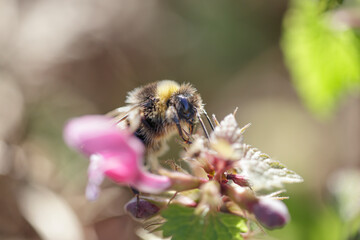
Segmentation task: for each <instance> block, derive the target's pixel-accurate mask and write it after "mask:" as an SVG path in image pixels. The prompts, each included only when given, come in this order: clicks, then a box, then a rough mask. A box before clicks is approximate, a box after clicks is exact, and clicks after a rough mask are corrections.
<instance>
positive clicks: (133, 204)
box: [124, 197, 160, 219]
mask: <svg viewBox="0 0 360 240" xmlns="http://www.w3.org/2000/svg"><path fill="white" fill-rule="evenodd" d="M124 208H125V211H126V212H127V213H129V214H130V215H131V216H132V217H133V218H135V219H146V218H149V217H152V216H154V215H155V214H156V213H158V212H159V210H160V208H159V207H158V206H156V205H155V204H152V203H151V202H149V201H147V200H145V199H141V198H139V199H137V198H136V197H134V198H132V199H131V200H130V201H129V202H128V203H127V204H126V205H125V207H124Z"/></svg>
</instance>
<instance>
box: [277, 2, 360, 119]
mask: <svg viewBox="0 0 360 240" xmlns="http://www.w3.org/2000/svg"><path fill="white" fill-rule="evenodd" d="M333 20H334V19H331V15H330V13H322V11H321V4H319V3H318V2H316V1H312V0H294V1H293V4H292V7H291V9H290V10H289V12H288V14H287V16H286V18H285V22H284V23H285V24H284V33H283V39H282V47H283V51H284V55H285V60H286V63H287V65H288V67H289V70H290V73H291V75H292V77H293V80H294V84H295V87H296V88H297V91H298V93H299V94H300V96H301V97H302V99H303V100H304V102H305V104H306V105H307V106H308V107H309V109H310V110H311V111H312V112H314V113H315V114H317V115H320V116H321V115H322V116H326V115H329V114H331V113H332V112H333V110H334V109H335V107H336V106H337V104H338V102H339V100H340V99H341V98H342V97H343V95H345V94H349V93H350V92H352V91H354V92H355V91H357V92H358V90H359V85H360V84H359V83H360V68H359V66H360V54H359V49H360V42H359V39H358V37H357V36H356V34H355V32H354V31H353V30H351V29H344V28H340V27H338V26H337V25H336V24H335V23H334V21H333Z"/></svg>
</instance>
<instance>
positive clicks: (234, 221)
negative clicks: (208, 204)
mask: <svg viewBox="0 0 360 240" xmlns="http://www.w3.org/2000/svg"><path fill="white" fill-rule="evenodd" d="M161 215H162V216H163V217H164V218H165V219H166V222H165V223H164V225H162V226H161V227H160V229H161V230H163V235H164V237H170V236H172V240H217V239H229V240H231V239H232V240H240V239H243V238H242V236H241V235H240V233H242V232H246V231H247V226H246V222H245V219H244V218H242V217H239V216H235V215H231V214H225V213H209V214H207V215H206V216H202V215H196V214H195V213H194V209H192V208H187V207H182V206H179V205H170V207H169V208H167V209H166V210H164V211H163V212H162V214H161Z"/></svg>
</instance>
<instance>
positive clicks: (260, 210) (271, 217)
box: [252, 198, 290, 229]
mask: <svg viewBox="0 0 360 240" xmlns="http://www.w3.org/2000/svg"><path fill="white" fill-rule="evenodd" d="M252 212H253V213H254V215H255V217H256V219H257V220H258V221H259V222H260V223H261V224H262V225H263V226H265V227H267V228H269V229H274V228H280V227H283V226H284V225H285V224H286V223H287V222H288V221H289V219H290V215H289V211H288V209H287V207H286V205H285V204H284V203H283V202H282V201H280V200H275V199H270V198H262V199H260V200H259V201H258V202H257V203H254V205H253V206H252Z"/></svg>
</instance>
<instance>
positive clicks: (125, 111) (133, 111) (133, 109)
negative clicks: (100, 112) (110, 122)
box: [106, 105, 141, 132]
mask: <svg viewBox="0 0 360 240" xmlns="http://www.w3.org/2000/svg"><path fill="white" fill-rule="evenodd" d="M106 115H107V116H109V117H112V118H114V121H115V122H116V125H117V126H118V127H119V128H121V129H126V128H128V129H130V130H131V131H133V132H135V131H136V130H137V128H138V127H139V125H140V120H141V119H140V109H139V107H138V106H136V105H135V106H134V105H128V106H124V107H119V108H116V109H114V110H112V111H110V112H108V113H107V114H106Z"/></svg>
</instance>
